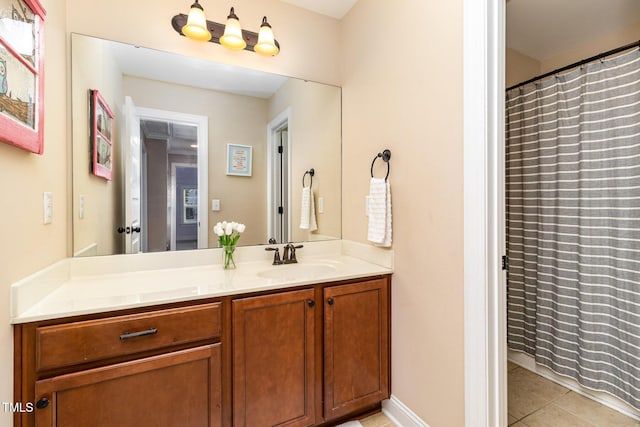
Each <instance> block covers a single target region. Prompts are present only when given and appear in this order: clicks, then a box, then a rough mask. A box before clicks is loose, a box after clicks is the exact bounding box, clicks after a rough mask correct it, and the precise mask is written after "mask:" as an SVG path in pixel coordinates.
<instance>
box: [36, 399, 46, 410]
mask: <svg viewBox="0 0 640 427" xmlns="http://www.w3.org/2000/svg"><path fill="white" fill-rule="evenodd" d="M47 406H49V399H47V398H46V397H43V398H42V399H40V400H38V401H37V402H36V408H38V409H44V408H46V407H47Z"/></svg>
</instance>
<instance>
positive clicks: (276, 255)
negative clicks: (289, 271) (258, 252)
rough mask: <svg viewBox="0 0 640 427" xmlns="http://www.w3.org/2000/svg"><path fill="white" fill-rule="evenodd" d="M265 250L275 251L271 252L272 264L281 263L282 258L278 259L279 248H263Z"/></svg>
mask: <svg viewBox="0 0 640 427" xmlns="http://www.w3.org/2000/svg"><path fill="white" fill-rule="evenodd" d="M264 250H265V251H275V253H274V254H273V265H280V264H282V260H281V259H280V249H279V248H271V247H269V248H264Z"/></svg>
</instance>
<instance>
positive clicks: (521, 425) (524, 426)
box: [513, 421, 527, 427]
mask: <svg viewBox="0 0 640 427" xmlns="http://www.w3.org/2000/svg"><path fill="white" fill-rule="evenodd" d="M513 427H527V426H526V425H524V424H523V423H522V422H521V421H518V422H517V423H515V424H514V425H513Z"/></svg>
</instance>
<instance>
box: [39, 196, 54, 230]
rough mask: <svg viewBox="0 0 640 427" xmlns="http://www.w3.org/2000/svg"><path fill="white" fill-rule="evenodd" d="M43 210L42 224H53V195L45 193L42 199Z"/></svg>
mask: <svg viewBox="0 0 640 427" xmlns="http://www.w3.org/2000/svg"><path fill="white" fill-rule="evenodd" d="M42 204H43V210H44V223H45V224H51V223H52V222H53V193H51V192H50V191H45V192H44V193H43V197H42Z"/></svg>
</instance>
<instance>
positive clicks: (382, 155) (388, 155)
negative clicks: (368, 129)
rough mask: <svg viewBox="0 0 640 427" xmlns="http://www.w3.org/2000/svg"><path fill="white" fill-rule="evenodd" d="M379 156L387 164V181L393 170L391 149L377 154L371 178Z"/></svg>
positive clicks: (372, 163) (373, 162)
mask: <svg viewBox="0 0 640 427" xmlns="http://www.w3.org/2000/svg"><path fill="white" fill-rule="evenodd" d="M378 158H382V160H383V161H384V162H385V163H386V164H387V175H386V176H385V177H384V180H385V181H386V180H387V178H389V171H390V170H391V164H390V163H389V159H391V151H389V150H384V151H383V152H382V153H378V154H376V156H375V157H374V158H373V161H372V162H371V178H373V165H374V164H375V163H376V160H378ZM303 180H304V178H303Z"/></svg>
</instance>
